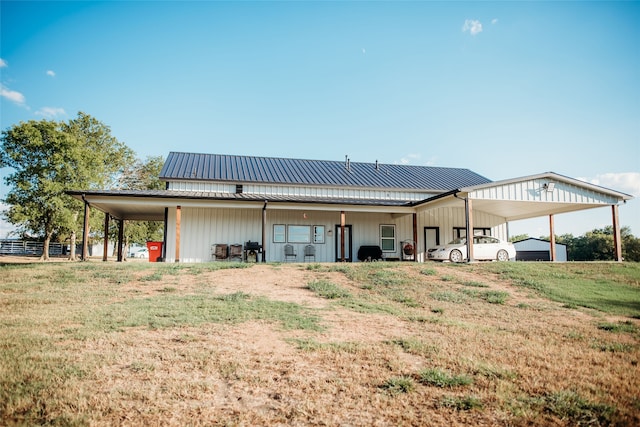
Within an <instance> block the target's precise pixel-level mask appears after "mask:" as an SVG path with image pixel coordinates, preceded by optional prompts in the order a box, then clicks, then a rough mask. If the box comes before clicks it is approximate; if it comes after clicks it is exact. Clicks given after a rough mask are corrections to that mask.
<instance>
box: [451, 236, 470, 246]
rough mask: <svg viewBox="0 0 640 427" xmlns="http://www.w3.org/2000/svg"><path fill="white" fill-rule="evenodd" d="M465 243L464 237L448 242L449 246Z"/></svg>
mask: <svg viewBox="0 0 640 427" xmlns="http://www.w3.org/2000/svg"><path fill="white" fill-rule="evenodd" d="M466 242H467V238H466V237H458V238H457V239H453V240H452V241H450V242H449V244H450V245H463V244H465V243H466Z"/></svg>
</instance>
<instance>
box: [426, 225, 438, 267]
mask: <svg viewBox="0 0 640 427" xmlns="http://www.w3.org/2000/svg"><path fill="white" fill-rule="evenodd" d="M439 244H440V227H425V228H424V259H425V260H426V259H427V251H428V250H429V248H433V247H435V246H438V245H439Z"/></svg>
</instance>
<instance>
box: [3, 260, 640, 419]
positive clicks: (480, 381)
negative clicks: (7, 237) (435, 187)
mask: <svg viewBox="0 0 640 427" xmlns="http://www.w3.org/2000/svg"><path fill="white" fill-rule="evenodd" d="M639 360H640V264H634V263H557V264H551V263H477V264H471V265H451V264H434V263H426V264H414V263H359V264H316V263H313V264H311V263H310V264H287V265H283V264H266V265H264V264H262V265H260V264H258V265H255V264H254V265H252V264H240V263H217V264H216V263H211V264H149V263H121V264H117V263H101V262H87V263H69V262H60V263H26V264H9V263H3V262H2V258H0V425H225V426H226V425H290V424H292V425H380V426H387V425H389V426H391V425H393V426H395V425H454V426H455V425H504V426H531V425H534V426H535V425H553V426H575V425H585V426H587V425H588V426H605V425H619V426H631V425H640V367H639V366H638V362H639Z"/></svg>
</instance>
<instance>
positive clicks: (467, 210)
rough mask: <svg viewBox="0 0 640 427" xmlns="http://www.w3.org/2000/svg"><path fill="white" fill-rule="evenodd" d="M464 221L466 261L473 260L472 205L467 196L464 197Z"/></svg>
mask: <svg viewBox="0 0 640 427" xmlns="http://www.w3.org/2000/svg"><path fill="white" fill-rule="evenodd" d="M464 210H465V223H466V226H467V227H466V228H467V229H466V233H467V262H473V261H474V259H473V207H472V205H471V199H470V198H469V196H467V198H465V199H464Z"/></svg>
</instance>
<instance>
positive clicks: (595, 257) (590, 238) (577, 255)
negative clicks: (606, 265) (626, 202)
mask: <svg viewBox="0 0 640 427" xmlns="http://www.w3.org/2000/svg"><path fill="white" fill-rule="evenodd" d="M556 242H558V243H563V244H565V245H567V256H568V259H569V261H611V260H612V259H614V245H613V227H612V226H607V227H604V228H600V229H594V230H592V231H588V232H587V233H585V234H584V235H583V236H578V237H574V236H573V235H571V234H564V235H562V236H559V237H556ZM620 243H621V245H622V257H623V258H624V259H625V260H626V261H636V262H637V261H640V239H638V238H637V237H635V236H634V235H633V234H632V233H631V229H630V228H629V227H626V226H625V227H622V228H620Z"/></svg>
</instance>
